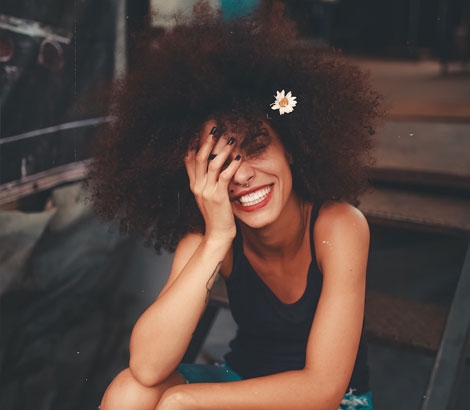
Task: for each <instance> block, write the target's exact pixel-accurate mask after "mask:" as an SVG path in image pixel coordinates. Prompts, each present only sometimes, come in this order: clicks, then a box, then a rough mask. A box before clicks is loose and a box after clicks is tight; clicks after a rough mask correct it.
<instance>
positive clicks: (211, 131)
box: [209, 127, 217, 135]
mask: <svg viewBox="0 0 470 410" xmlns="http://www.w3.org/2000/svg"><path fill="white" fill-rule="evenodd" d="M216 131H217V127H212V129H211V130H210V132H209V134H210V135H214V134H215V132H216Z"/></svg>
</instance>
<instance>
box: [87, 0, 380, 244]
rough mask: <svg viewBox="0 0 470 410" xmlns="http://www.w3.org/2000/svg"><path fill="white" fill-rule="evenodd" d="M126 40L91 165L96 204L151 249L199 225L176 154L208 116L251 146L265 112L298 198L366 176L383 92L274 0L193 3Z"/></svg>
mask: <svg viewBox="0 0 470 410" xmlns="http://www.w3.org/2000/svg"><path fill="white" fill-rule="evenodd" d="M135 41H136V44H137V47H136V51H135V54H134V58H135V59H136V60H135V63H134V64H133V65H132V67H133V68H132V70H130V71H129V72H128V74H127V75H126V77H125V78H124V79H122V80H120V81H119V82H118V83H117V84H115V88H114V91H113V92H114V94H113V99H112V101H113V103H112V104H111V107H110V115H111V116H112V117H113V118H114V121H113V122H112V123H111V124H110V125H109V127H108V128H107V129H106V130H105V131H104V132H103V133H102V135H100V136H99V138H98V139H97V141H96V144H95V149H94V154H93V155H94V161H93V162H92V165H91V167H90V171H89V177H90V181H91V184H90V186H91V188H92V193H91V195H92V196H91V198H92V201H93V204H94V209H95V211H96V213H97V214H98V215H101V216H103V217H105V218H107V219H114V218H118V219H119V220H120V224H121V230H122V231H123V232H128V231H136V232H138V233H141V234H144V235H145V236H146V237H147V238H148V239H149V240H150V243H152V244H153V246H154V247H155V248H156V249H157V251H158V250H160V249H161V248H165V249H167V250H169V251H173V250H174V248H175V246H176V244H177V243H178V241H179V240H180V239H181V237H182V236H183V235H184V234H185V233H187V232H204V221H203V219H202V216H201V214H200V212H199V210H198V208H197V205H196V201H195V200H194V197H193V195H192V193H191V192H190V190H189V182H188V177H187V174H186V171H185V167H184V161H183V158H184V156H185V155H186V153H187V151H188V147H190V146H195V145H197V143H198V134H199V131H200V129H201V126H202V124H203V123H204V122H205V121H207V120H208V119H210V118H214V119H215V120H216V121H217V124H218V135H220V134H222V133H223V132H224V130H226V129H228V128H230V129H231V130H232V129H233V128H234V127H236V128H237V131H238V132H242V133H243V135H244V139H245V144H247V145H248V146H249V145H250V143H253V144H254V145H256V141H257V140H256V139H255V137H256V138H259V130H260V127H261V125H260V124H261V121H266V122H268V123H269V124H270V126H271V127H272V128H273V129H274V130H275V131H276V133H277V134H278V135H279V137H280V139H281V141H282V143H283V144H284V146H285V148H286V150H287V151H288V152H289V153H290V154H291V155H292V158H293V160H294V161H293V164H292V174H293V181H294V190H295V192H296V193H297V194H298V195H299V196H300V197H301V198H302V199H304V200H305V201H309V202H313V201H325V200H328V199H338V200H344V201H349V202H352V201H354V200H355V199H356V198H357V196H358V194H359V193H360V192H361V191H363V190H364V189H365V187H366V186H367V172H366V171H367V169H368V167H369V166H370V165H371V163H372V157H371V155H370V153H371V149H372V137H373V134H374V128H375V126H376V124H377V120H378V119H379V118H380V117H382V111H381V104H380V103H381V97H380V96H379V95H378V94H377V93H376V92H375V91H373V90H372V89H371V88H370V85H369V81H368V76H367V75H366V74H364V73H363V72H361V71H360V70H359V69H358V68H356V67H355V66H353V65H351V64H350V63H348V62H347V61H346V60H345V59H344V58H343V57H342V56H341V55H340V53H339V52H337V51H335V50H325V49H321V50H320V49H316V48H314V47H312V46H311V45H306V44H305V43H302V42H301V41H299V38H298V36H297V33H296V28H295V24H294V23H293V22H292V21H290V20H289V19H288V18H287V17H286V16H285V13H284V9H283V6H282V4H281V3H272V2H270V3H266V4H264V5H263V6H260V7H259V8H258V9H257V10H255V12H253V13H252V14H251V15H249V16H245V17H240V18H237V19H234V20H230V21H225V20H223V18H222V17H221V16H220V14H219V13H218V12H217V11H214V10H213V9H211V8H210V7H209V6H208V5H207V4H206V3H205V2H202V3H199V4H198V6H197V7H195V9H194V11H193V15H192V17H191V19H189V20H187V21H180V22H179V24H177V25H176V26H175V27H174V28H173V29H171V30H169V31H167V32H165V33H164V34H160V35H155V34H153V33H152V32H147V33H141V34H140V35H139V37H138V38H136V39H135ZM280 90H286V91H292V94H293V95H295V96H296V97H297V106H296V107H295V110H294V111H293V112H292V113H289V114H285V115H279V112H276V111H273V110H271V107H270V105H271V103H272V102H273V101H274V95H275V94H276V91H280ZM257 136H258V137H257Z"/></svg>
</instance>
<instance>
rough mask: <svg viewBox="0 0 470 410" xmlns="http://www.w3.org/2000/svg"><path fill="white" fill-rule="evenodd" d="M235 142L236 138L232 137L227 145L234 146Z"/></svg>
mask: <svg viewBox="0 0 470 410" xmlns="http://www.w3.org/2000/svg"><path fill="white" fill-rule="evenodd" d="M234 142H235V138H233V137H230V139H229V140H228V142H227V145H233V143H234Z"/></svg>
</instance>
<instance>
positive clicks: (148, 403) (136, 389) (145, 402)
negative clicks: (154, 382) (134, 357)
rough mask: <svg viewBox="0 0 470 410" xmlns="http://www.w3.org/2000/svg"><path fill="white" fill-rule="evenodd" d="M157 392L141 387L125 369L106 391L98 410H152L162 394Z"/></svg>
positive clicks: (152, 388)
mask: <svg viewBox="0 0 470 410" xmlns="http://www.w3.org/2000/svg"><path fill="white" fill-rule="evenodd" d="M159 390H160V389H159V388H158V387H145V386H142V385H141V384H140V383H139V382H137V380H136V379H135V378H134V377H133V376H132V373H131V371H130V370H129V369H125V370H123V371H121V373H119V374H118V375H117V376H116V377H115V378H114V380H113V381H112V382H111V384H110V385H109V386H108V388H107V389H106V392H105V393H104V396H103V399H102V401H101V406H100V410H137V409H138V410H147V409H148V410H154V409H155V407H156V406H157V404H158V401H159V400H160V396H161V393H162V392H160V391H159Z"/></svg>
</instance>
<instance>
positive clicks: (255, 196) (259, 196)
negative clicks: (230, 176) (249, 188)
mask: <svg viewBox="0 0 470 410" xmlns="http://www.w3.org/2000/svg"><path fill="white" fill-rule="evenodd" d="M270 192H271V186H268V187H266V188H262V189H260V190H258V191H255V192H252V193H250V194H247V195H243V196H241V197H240V198H239V199H238V200H239V201H240V203H241V204H242V205H243V206H252V205H256V204H258V203H260V202H261V201H262V200H263V199H264V198H266V197H267V196H268V194H269V193H270Z"/></svg>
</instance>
